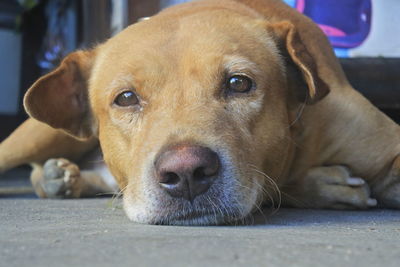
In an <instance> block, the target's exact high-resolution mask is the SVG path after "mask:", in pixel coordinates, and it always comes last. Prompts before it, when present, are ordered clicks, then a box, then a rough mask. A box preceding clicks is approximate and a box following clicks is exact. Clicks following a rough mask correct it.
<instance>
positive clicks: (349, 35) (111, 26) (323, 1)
mask: <svg viewBox="0 0 400 267" xmlns="http://www.w3.org/2000/svg"><path fill="white" fill-rule="evenodd" d="M181 2H185V1H184V0H96V1H94V0H0V81H1V82H0V141H1V140H2V139H4V138H5V137H6V136H8V135H9V134H10V133H11V132H12V131H13V130H14V129H15V128H16V127H17V126H18V125H19V124H20V123H21V122H22V121H23V120H25V119H26V114H25V112H24V110H23V107H22V97H23V95H24V93H25V91H26V89H28V88H29V87H30V85H31V84H32V83H33V82H34V81H35V80H36V79H37V78H38V77H40V76H41V75H43V74H45V73H47V72H48V71H50V70H51V69H53V68H54V67H55V66H57V64H58V63H59V62H60V60H61V59H62V58H63V57H64V56H65V55H66V54H68V53H69V52H71V51H73V50H75V49H77V48H87V47H91V46H93V45H95V44H97V43H99V42H102V41H104V40H105V39H107V38H109V37H110V36H113V35H114V34H116V33H118V32H119V31H121V30H122V29H123V28H125V27H126V26H128V25H129V24H132V23H134V22H136V21H138V20H139V19H140V18H142V17H147V16H151V15H153V14H155V13H156V12H158V11H159V10H161V9H162V8H164V7H167V6H169V5H173V4H177V3H181ZM285 2H286V3H287V4H289V5H290V6H292V7H293V8H295V9H297V10H298V11H299V12H301V13H304V14H305V15H307V16H309V17H311V18H312V19H313V20H314V21H315V22H316V23H317V24H318V25H319V26H320V28H321V29H322V30H323V31H324V32H325V34H326V35H327V36H328V38H329V40H330V41H331V44H332V45H333V46H334V48H335V52H336V54H337V55H338V56H339V57H340V61H341V63H342V65H343V67H344V69H345V72H346V74H347V76H348V78H349V80H350V82H351V83H352V84H353V86H354V87H355V88H356V89H357V90H359V91H361V92H362V93H363V94H364V95H365V96H366V97H367V98H368V99H370V100H371V101H372V102H373V103H374V104H375V105H377V106H378V107H379V108H380V109H382V110H383V111H384V112H386V113H387V114H388V115H389V116H391V117H392V118H393V119H395V120H397V121H399V120H400V17H399V16H398V14H400V1H398V0H385V1H382V0H285Z"/></svg>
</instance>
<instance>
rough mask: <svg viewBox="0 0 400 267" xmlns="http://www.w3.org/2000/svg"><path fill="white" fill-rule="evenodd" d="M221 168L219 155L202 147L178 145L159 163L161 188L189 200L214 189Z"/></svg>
mask: <svg viewBox="0 0 400 267" xmlns="http://www.w3.org/2000/svg"><path fill="white" fill-rule="evenodd" d="M219 168H220V161H219V157H218V155H217V153H215V152H214V151H212V150H211V149H209V148H207V147H202V146H186V145H185V146H176V147H174V148H171V149H169V150H166V151H164V152H163V153H161V154H160V155H159V156H158V158H157V159H156V161H155V169H156V173H157V176H158V182H159V184H160V186H161V187H162V188H163V189H164V190H165V191H166V192H168V194H170V195H171V196H172V197H176V198H185V199H187V200H189V201H193V200H194V199H195V198H196V197H197V196H199V195H201V194H203V193H205V192H206V191H207V190H208V189H209V188H210V186H211V184H212V183H213V182H214V180H215V179H216V178H217V176H218V172H219Z"/></svg>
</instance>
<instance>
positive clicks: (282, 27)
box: [268, 21, 329, 104]
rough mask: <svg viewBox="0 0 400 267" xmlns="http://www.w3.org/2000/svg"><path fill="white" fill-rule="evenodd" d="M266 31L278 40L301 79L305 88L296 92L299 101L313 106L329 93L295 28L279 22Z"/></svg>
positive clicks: (299, 86) (269, 26)
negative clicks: (270, 32)
mask: <svg viewBox="0 0 400 267" xmlns="http://www.w3.org/2000/svg"><path fill="white" fill-rule="evenodd" d="M268 29H269V30H270V31H272V32H273V34H274V36H275V37H276V38H277V39H278V44H279V46H280V48H281V49H282V54H283V56H285V57H286V60H287V61H289V64H293V65H294V66H295V67H296V69H297V70H298V72H299V73H300V74H301V77H302V78H303V80H304V82H305V84H306V88H305V90H301V88H302V87H304V86H301V85H298V86H297V87H298V88H300V90H301V91H298V92H296V94H297V96H298V97H299V98H301V101H305V102H306V103H307V104H314V103H316V102H318V101H319V100H321V99H322V98H323V97H325V96H326V95H327V94H328V93H329V87H328V85H327V84H326V83H325V82H324V81H323V80H322V79H321V77H320V76H319V74H318V69H317V66H316V64H315V61H314V58H313V56H312V55H311V54H310V52H309V51H308V50H307V47H306V46H305V45H304V43H303V42H302V40H301V37H300V35H299V34H298V32H297V30H296V28H295V26H294V25H293V24H292V23H290V22H286V21H284V22H279V23H275V24H268Z"/></svg>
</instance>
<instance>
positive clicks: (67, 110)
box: [24, 51, 95, 139]
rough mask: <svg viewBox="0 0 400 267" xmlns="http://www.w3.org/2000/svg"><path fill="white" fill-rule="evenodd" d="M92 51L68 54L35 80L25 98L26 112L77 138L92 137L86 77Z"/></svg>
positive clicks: (91, 61)
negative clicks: (52, 69)
mask: <svg viewBox="0 0 400 267" xmlns="http://www.w3.org/2000/svg"><path fill="white" fill-rule="evenodd" d="M94 54H95V52H94V51H77V52H74V53H71V54H69V55H68V56H67V57H66V58H65V59H64V60H63V61H62V62H61V64H60V66H59V67H58V68H56V69H55V70H54V71H52V72H50V73H49V74H47V75H45V76H43V77H41V78H40V79H39V80H38V81H36V82H35V83H34V84H33V85H32V87H31V88H29V90H28V91H27V93H26V94H25V97H24V106H25V110H26V111H27V113H28V114H29V115H30V116H31V117H33V118H35V119H37V120H39V121H42V122H44V123H47V124H48V125H50V126H52V127H54V128H56V129H62V130H64V131H66V132H67V133H69V134H71V135H73V136H75V137H77V138H81V139H86V138H89V137H90V136H92V135H93V125H92V116H91V112H90V107H89V101H88V80H89V76H90V73H91V68H92V63H93V61H94V57H95V55H94Z"/></svg>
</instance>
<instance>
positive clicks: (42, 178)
mask: <svg viewBox="0 0 400 267" xmlns="http://www.w3.org/2000/svg"><path fill="white" fill-rule="evenodd" d="M33 167H34V168H33V171H32V174H31V182H32V185H33V187H34V189H35V192H36V194H37V195H38V196H39V197H41V198H81V197H95V196H99V195H101V194H114V193H116V191H117V186H116V184H115V185H114V186H113V185H110V184H108V183H107V182H106V180H107V177H104V176H109V175H111V174H109V173H106V172H104V171H99V169H97V170H96V169H92V170H80V169H79V167H78V166H77V165H76V164H74V163H72V162H70V161H69V160H67V159H62V158H61V159H49V160H48V161H47V162H46V163H45V164H44V165H43V166H42V165H34V166H33Z"/></svg>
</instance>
